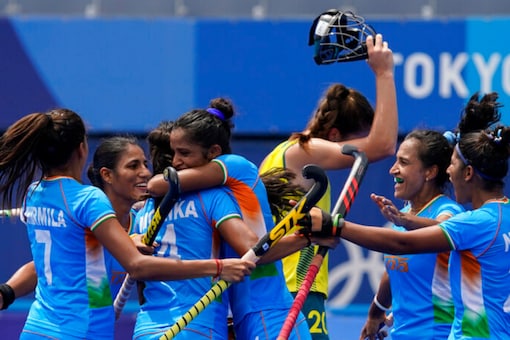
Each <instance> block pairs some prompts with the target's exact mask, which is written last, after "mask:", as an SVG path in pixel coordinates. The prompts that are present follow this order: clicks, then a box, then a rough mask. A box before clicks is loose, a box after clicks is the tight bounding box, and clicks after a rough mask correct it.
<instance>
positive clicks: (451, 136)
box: [443, 131, 460, 146]
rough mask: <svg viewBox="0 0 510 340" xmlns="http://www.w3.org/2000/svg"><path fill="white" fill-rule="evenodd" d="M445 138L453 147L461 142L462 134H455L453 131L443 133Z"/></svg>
mask: <svg viewBox="0 0 510 340" xmlns="http://www.w3.org/2000/svg"><path fill="white" fill-rule="evenodd" d="M443 136H444V138H446V140H447V141H448V143H449V144H450V145H452V146H453V145H455V144H457V143H458V142H459V140H460V133H458V132H457V133H453V132H452V131H445V132H444V133H443Z"/></svg>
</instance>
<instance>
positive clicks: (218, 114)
mask: <svg viewBox="0 0 510 340" xmlns="http://www.w3.org/2000/svg"><path fill="white" fill-rule="evenodd" d="M206 111H207V112H209V113H210V114H212V115H213V116H216V117H218V118H219V119H221V120H225V115H224V114H223V112H221V111H220V110H218V109H215V108H214V107H210V108H208V109H206Z"/></svg>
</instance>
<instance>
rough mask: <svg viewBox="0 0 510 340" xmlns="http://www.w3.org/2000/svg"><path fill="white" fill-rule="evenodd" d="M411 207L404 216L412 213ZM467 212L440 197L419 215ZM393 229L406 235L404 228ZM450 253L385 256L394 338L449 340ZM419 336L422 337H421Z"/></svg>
mask: <svg viewBox="0 0 510 340" xmlns="http://www.w3.org/2000/svg"><path fill="white" fill-rule="evenodd" d="M409 209H410V206H409V205H407V206H406V207H404V208H403V209H402V212H409ZM462 211H464V209H463V208H462V206H460V205H459V204H458V203H456V202H455V201H453V200H452V199H450V198H448V197H446V196H444V195H439V196H437V197H435V198H434V199H432V200H431V201H430V202H429V203H428V204H427V205H426V206H425V207H424V208H423V209H422V210H421V211H420V212H419V213H418V214H417V216H419V217H424V218H430V219H436V218H437V217H438V216H440V215H449V216H453V215H456V214H458V213H460V212H462ZM393 229H395V230H398V231H402V232H406V229H405V228H403V227H399V226H395V225H393ZM449 255H450V253H449V252H446V253H439V254H436V253H430V254H416V255H412V254H411V255H398V256H395V255H387V254H385V255H384V262H385V265H386V271H387V273H388V275H389V278H390V285H391V295H392V306H393V307H392V309H393V317H394V324H393V327H392V329H391V338H392V339H395V340H403V339H416V338H417V337H419V338H420V339H438V340H439V339H446V338H447V337H448V335H449V334H450V329H451V325H452V322H453V300H452V296H451V289H450V282H449V276H448V258H449ZM418 335H419V336H418Z"/></svg>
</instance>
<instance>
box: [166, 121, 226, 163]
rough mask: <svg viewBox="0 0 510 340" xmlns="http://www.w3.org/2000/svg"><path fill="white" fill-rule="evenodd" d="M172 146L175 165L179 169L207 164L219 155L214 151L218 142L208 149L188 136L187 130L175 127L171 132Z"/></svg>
mask: <svg viewBox="0 0 510 340" xmlns="http://www.w3.org/2000/svg"><path fill="white" fill-rule="evenodd" d="M170 146H171V147H172V150H173V151H174V158H173V161H172V164H173V166H174V167H175V168H176V169H177V170H182V169H189V168H195V167H198V166H201V165H204V164H207V163H208V162H209V161H210V160H211V159H213V158H214V157H216V156H218V155H219V153H216V152H215V151H214V149H215V147H217V144H215V145H213V146H212V147H211V148H209V149H206V148H204V147H202V146H201V145H199V144H197V143H193V142H191V141H190V140H189V138H187V136H186V130H185V129H182V128H175V129H173V130H172V133H171V134H170Z"/></svg>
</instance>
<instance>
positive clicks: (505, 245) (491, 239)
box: [440, 198, 510, 339]
mask: <svg viewBox="0 0 510 340" xmlns="http://www.w3.org/2000/svg"><path fill="white" fill-rule="evenodd" d="M440 227H441V228H442V229H443V231H444V233H445V235H446V236H447V237H448V240H449V241H450V244H451V247H452V249H453V250H454V251H452V254H451V258H450V277H451V284H452V294H453V299H454V303H455V320H454V323H453V326H452V333H451V335H450V338H451V339H510V204H509V203H508V199H506V198H505V199H502V200H494V201H492V202H486V203H485V204H484V205H483V206H482V207H480V208H479V209H476V210H473V211H468V212H465V213H462V214H459V215H456V216H454V217H452V218H451V219H449V220H447V221H444V222H442V223H441V224H440Z"/></svg>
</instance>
